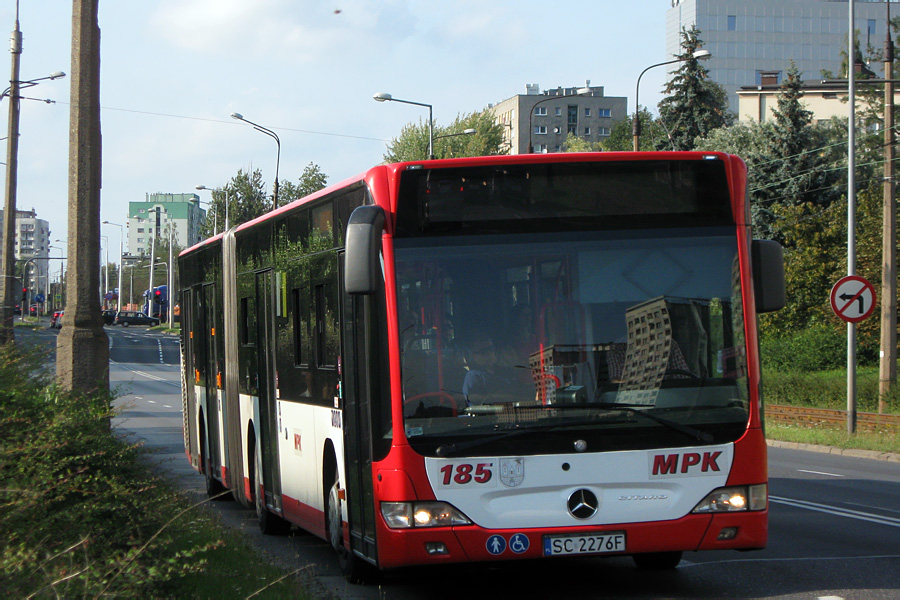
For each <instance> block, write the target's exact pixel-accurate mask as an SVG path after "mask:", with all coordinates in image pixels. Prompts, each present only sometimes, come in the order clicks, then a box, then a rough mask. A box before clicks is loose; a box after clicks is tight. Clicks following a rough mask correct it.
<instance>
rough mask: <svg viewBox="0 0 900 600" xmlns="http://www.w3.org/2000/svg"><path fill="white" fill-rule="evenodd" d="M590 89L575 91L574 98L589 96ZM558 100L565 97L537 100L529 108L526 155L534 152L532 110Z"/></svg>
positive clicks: (549, 97) (584, 88)
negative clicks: (539, 105)
mask: <svg viewBox="0 0 900 600" xmlns="http://www.w3.org/2000/svg"><path fill="white" fill-rule="evenodd" d="M590 93H591V88H589V87H583V88H578V89H577V90H575V95H576V96H584V95H585V94H590ZM560 98H565V96H548V97H546V98H544V99H543V100H538V101H537V102H535V103H534V104H533V105H532V106H531V113H530V114H529V115H528V154H532V153H533V152H534V146H533V145H532V144H531V134H532V133H534V125H532V119H534V109H535V108H537V105H538V104H543V103H544V102H550V101H551V100H559V99H560Z"/></svg>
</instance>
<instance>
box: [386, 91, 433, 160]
mask: <svg viewBox="0 0 900 600" xmlns="http://www.w3.org/2000/svg"><path fill="white" fill-rule="evenodd" d="M372 99H373V100H375V102H402V103H403V104H415V105H416V106H427V107H428V158H429V159H433V158H434V118H433V116H432V115H433V108H432V106H431V105H430V104H424V103H422V102H413V101H411V100H400V99H399V98H394V97H393V96H391V95H390V94H388V93H387V92H378V93H377V94H375V95H374V96H372Z"/></svg>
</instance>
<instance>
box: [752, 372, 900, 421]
mask: <svg viewBox="0 0 900 600" xmlns="http://www.w3.org/2000/svg"><path fill="white" fill-rule="evenodd" d="M856 375H857V377H856V405H857V410H860V411H863V412H877V411H878V368H877V367H863V368H860V369H858V370H857V374H856ZM762 383H763V385H762V388H763V395H764V398H765V402H766V403H767V404H788V405H791V406H808V407H812V408H830V409H835V410H844V409H846V408H847V370H846V368H843V369H839V370H834V371H820V372H799V371H781V370H777V369H764V370H763V382H762ZM885 400H886V402H887V406H888V412H894V413H896V412H897V411H898V410H900V388H898V389H895V390H894V391H893V392H892V393H891V394H889V395H888V397H887V398H885Z"/></svg>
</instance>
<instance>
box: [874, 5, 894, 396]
mask: <svg viewBox="0 0 900 600" xmlns="http://www.w3.org/2000/svg"><path fill="white" fill-rule="evenodd" d="M885 4H886V6H887V33H886V35H885V39H884V199H883V205H884V215H883V225H882V231H883V233H882V240H883V246H882V250H881V256H882V263H881V359H880V362H879V369H878V372H879V375H878V412H880V413H883V412H884V411H885V410H886V408H887V401H886V398H887V396H888V395H889V394H890V393H891V389H892V388H893V387H894V385H896V383H897V262H896V256H897V206H896V204H895V202H894V154H895V152H894V83H893V81H892V79H893V77H894V42H893V40H891V5H890V3H889V2H886V3H885Z"/></svg>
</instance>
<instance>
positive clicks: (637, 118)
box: [631, 50, 712, 152]
mask: <svg viewBox="0 0 900 600" xmlns="http://www.w3.org/2000/svg"><path fill="white" fill-rule="evenodd" d="M711 56H712V54H711V53H710V51H709V50H695V51H694V53H693V54H691V55H690V56H689V57H687V58H675V59H672V60H667V61H664V62H661V63H656V64H655V65H650V66H649V67H647V68H646V69H644V70H643V71H641V74H640V75H638V78H637V85H635V86H634V120H633V121H632V123H631V136H632V138H633V139H634V148H633V149H634V151H635V152H637V151H638V149H639V147H640V143H641V105H640V101H639V100H638V94H639V93H640V90H641V77H643V76H644V73H646V72H647V71H649V70H650V69H653V68H655V67H661V66H663V65H672V64H675V63H679V62H685V61H688V60H691V59H693V60H706V59H708V58H709V57H711Z"/></svg>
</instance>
